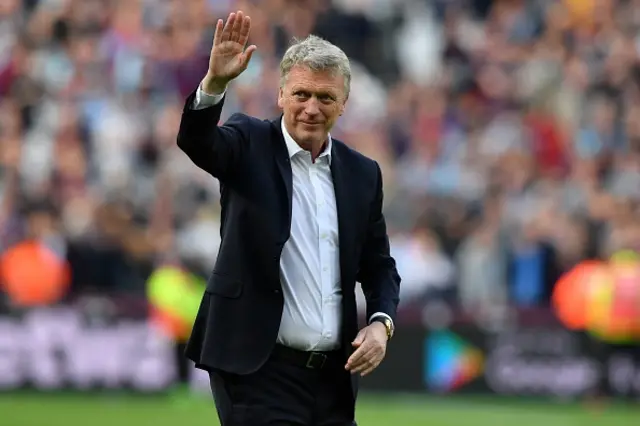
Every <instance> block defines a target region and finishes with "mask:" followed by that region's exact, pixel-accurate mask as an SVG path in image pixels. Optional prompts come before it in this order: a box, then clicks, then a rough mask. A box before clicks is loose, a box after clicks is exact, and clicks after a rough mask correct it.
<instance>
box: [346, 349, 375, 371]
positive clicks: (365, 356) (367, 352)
mask: <svg viewBox="0 0 640 426" xmlns="http://www.w3.org/2000/svg"><path fill="white" fill-rule="evenodd" d="M374 354H375V352H374V350H373V348H371V347H368V346H364V345H363V346H361V347H360V348H358V350H357V351H355V352H354V353H353V354H352V355H351V357H349V360H348V361H347V370H351V371H353V370H354V369H356V368H358V367H360V366H361V365H362V364H363V363H366V362H367V361H368V360H370V359H371V358H373V355H374Z"/></svg>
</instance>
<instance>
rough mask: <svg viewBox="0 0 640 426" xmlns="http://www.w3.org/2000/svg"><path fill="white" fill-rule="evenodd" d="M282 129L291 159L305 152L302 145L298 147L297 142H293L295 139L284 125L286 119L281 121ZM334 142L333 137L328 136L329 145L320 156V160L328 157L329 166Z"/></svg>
mask: <svg viewBox="0 0 640 426" xmlns="http://www.w3.org/2000/svg"><path fill="white" fill-rule="evenodd" d="M280 127H281V128H282V135H283V136H284V142H285V143H286V145H287V151H288V152H289V158H293V156H294V155H296V154H297V153H299V152H301V151H304V150H303V149H302V148H301V147H300V145H298V144H297V143H296V141H294V140H293V137H291V135H290V134H289V132H288V131H287V128H286V127H285V125H284V119H282V120H280ZM332 145H333V144H332V142H331V135H327V145H326V146H325V148H324V151H322V152H321V153H320V155H319V156H318V158H321V157H327V161H328V162H329V165H331V147H332Z"/></svg>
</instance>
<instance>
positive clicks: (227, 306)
mask: <svg viewBox="0 0 640 426" xmlns="http://www.w3.org/2000/svg"><path fill="white" fill-rule="evenodd" d="M250 27H251V20H250V18H249V17H248V16H245V15H244V14H243V12H241V11H239V12H237V13H231V14H230V15H229V18H228V20H227V21H226V23H224V22H223V21H222V20H219V21H218V22H217V25H216V30H215V34H214V39H213V47H212V50H211V55H210V62H209V69H208V72H207V75H206V76H205V78H204V79H203V80H202V83H201V85H200V87H199V88H198V89H196V90H195V91H194V92H193V93H192V94H191V95H190V96H189V97H188V98H187V101H186V104H185V108H184V112H183V116H182V121H181V124H180V130H179V133H178V146H179V147H180V148H181V149H182V150H183V151H184V152H185V153H186V154H187V155H188V156H189V158H191V160H192V161H193V162H194V163H195V164H196V165H197V166H198V167H200V168H201V169H203V170H205V171H207V172H208V173H210V174H211V175H212V176H214V177H216V178H217V179H218V180H219V181H220V183H221V193H222V194H221V204H222V221H221V222H222V230H221V234H222V240H221V244H220V251H219V253H218V258H217V261H216V265H215V268H214V271H213V274H212V276H211V277H210V279H209V281H208V284H207V291H206V293H205V295H204V298H203V300H202V303H201V306H200V310H199V312H198V315H197V318H196V321H195V325H194V327H193V332H192V335H191V339H190V341H189V344H188V345H187V349H186V354H187V356H188V357H189V358H190V359H191V360H193V361H194V362H195V363H196V365H197V366H198V367H200V368H202V369H205V370H208V371H209V374H210V379H211V388H212V391H213V395H214V398H215V401H216V408H217V410H218V416H219V417H220V420H221V422H222V424H223V425H225V426H226V425H235V426H241V425H244V426H249V425H251V426H259V425H285V424H287V425H291V424H296V425H323V426H330V425H332V426H347V425H353V424H355V423H354V416H355V400H356V394H357V386H358V380H357V377H358V376H359V375H366V374H368V373H370V372H372V371H373V370H374V369H375V368H376V367H377V366H378V365H379V364H380V362H382V360H383V358H384V356H385V352H386V346H387V341H388V339H390V338H391V337H392V335H393V330H394V325H393V320H394V318H395V316H396V310H397V305H398V294H399V284H400V277H399V275H398V272H397V270H396V265H395V261H394V259H393V258H392V257H391V255H390V253H389V239H388V236H387V230H386V224H385V219H384V216H383V214H382V206H383V196H382V175H381V171H380V167H379V166H378V164H377V163H376V162H375V161H373V160H371V159H369V158H367V157H365V156H363V155H362V154H359V153H357V152H356V151H354V150H352V149H350V148H348V147H347V146H346V145H345V144H344V143H342V142H340V141H338V140H337V139H335V138H333V137H332V136H330V135H329V131H330V130H331V128H332V126H333V124H334V123H335V121H336V119H337V118H338V117H339V116H340V115H342V113H343V111H344V109H345V104H346V101H347V99H348V97H349V88H350V78H351V70H350V66H349V60H348V58H347V56H346V55H345V53H344V52H343V51H342V50H340V49H339V48H338V47H336V46H335V45H333V44H331V43H329V42H327V41H325V40H323V39H321V38H319V37H315V36H310V37H308V38H306V39H304V40H302V41H298V42H296V43H295V44H293V45H292V46H291V47H289V49H288V50H287V51H286V52H285V54H284V57H283V59H282V61H281V63H280V89H279V95H278V106H279V107H280V108H281V109H282V110H283V114H282V115H281V116H280V118H278V119H276V120H273V121H268V120H259V119H256V118H253V117H250V116H247V115H245V114H240V113H238V114H234V115H232V116H231V117H230V118H229V120H228V121H227V122H226V123H225V124H224V125H222V126H217V123H218V122H219V121H220V114H221V111H222V107H223V104H224V99H225V92H226V90H227V86H228V84H229V83H230V82H231V81H232V80H233V79H234V78H236V77H238V76H239V75H240V74H241V73H242V72H243V71H244V70H245V69H246V68H247V66H248V64H249V60H250V59H251V56H252V54H253V52H254V51H255V50H256V46H255V45H250V46H248V47H247V48H246V50H245V47H246V45H247V41H248V37H249V32H250ZM356 281H358V282H360V283H361V285H362V289H363V290H364V294H365V299H366V302H367V319H368V325H367V326H366V327H364V328H363V329H361V330H360V331H358V320H357V309H356V299H355V284H356Z"/></svg>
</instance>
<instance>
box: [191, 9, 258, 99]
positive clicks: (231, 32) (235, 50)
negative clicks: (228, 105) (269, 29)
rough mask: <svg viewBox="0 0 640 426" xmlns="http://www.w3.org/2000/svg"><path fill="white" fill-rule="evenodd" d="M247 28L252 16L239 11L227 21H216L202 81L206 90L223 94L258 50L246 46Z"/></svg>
mask: <svg viewBox="0 0 640 426" xmlns="http://www.w3.org/2000/svg"><path fill="white" fill-rule="evenodd" d="M223 24H224V25H223ZM250 31H251V18H250V17H248V16H245V15H244V13H243V12H242V11H238V12H236V13H231V14H229V18H227V22H226V23H223V21H222V19H219V20H218V22H217V24H216V32H215V35H214V36H213V46H212V47H211V56H210V57H209V71H208V72H207V76H206V77H205V79H204V80H203V89H204V91H205V92H207V93H212V94H217V93H222V92H223V91H224V90H225V88H226V87H227V84H229V82H230V81H231V80H233V79H234V78H236V77H237V76H239V75H240V74H241V73H242V72H243V71H244V70H245V69H247V66H248V65H249V61H250V60H251V55H252V54H253V52H255V50H256V49H257V47H256V46H255V45H251V46H249V47H247V48H246V49H245V45H246V44H247V40H248V39H249V32H250Z"/></svg>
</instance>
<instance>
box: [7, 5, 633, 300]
mask: <svg viewBox="0 0 640 426" xmlns="http://www.w3.org/2000/svg"><path fill="white" fill-rule="evenodd" d="M237 9H241V10H243V11H245V12H246V13H247V14H248V15H249V16H251V18H252V25H253V26H252V34H251V40H250V42H251V43H252V44H256V45H257V46H258V51H257V52H256V54H255V55H254V57H253V60H252V62H251V64H250V67H249V69H248V70H247V71H246V72H245V73H244V74H243V75H242V76H241V77H240V78H239V79H238V80H237V81H236V82H235V83H234V84H233V86H232V88H231V90H230V93H229V96H228V99H227V101H226V104H225V110H224V114H225V117H226V116H228V115H230V114H231V113H233V112H235V111H244V112H246V113H249V114H253V115H256V116H259V117H264V118H269V117H275V116H276V115H277V114H278V111H277V109H276V104H275V100H276V94H277V89H278V86H277V85H278V74H277V73H278V61H279V58H280V56H281V55H282V53H283V52H284V50H285V49H286V47H287V46H288V43H289V41H290V40H291V38H292V37H304V36H306V35H308V34H309V33H314V34H316V35H319V36H321V37H323V38H326V39H328V40H329V41H331V42H333V43H335V44H337V45H338V46H340V47H341V48H343V49H344V50H345V52H346V53H347V54H348V55H349V57H350V58H351V60H352V69H353V84H352V93H351V95H350V99H349V102H348V106H347V112H346V114H345V115H344V116H343V117H342V118H341V119H340V122H339V123H338V124H337V127H336V129H335V130H334V132H333V135H334V136H335V137H337V138H339V139H341V140H344V141H345V142H347V143H348V144H350V145H351V146H353V147H354V148H356V149H357V150H359V151H361V152H363V153H364V154H366V155H369V156H371V157H372V158H374V159H376V160H377V161H378V162H379V163H380V165H381V167H382V170H383V173H384V179H385V202H386V207H385V209H386V215H387V221H388V224H389V229H390V233H391V240H392V241H391V242H392V251H393V254H394V256H395V257H396V259H397V261H398V267H399V270H400V273H401V275H402V276H403V285H402V299H403V304H405V305H412V304H413V305H416V304H417V305H420V304H424V303H426V302H427V301H429V300H444V301H447V302H449V303H452V304H455V305H457V306H460V307H462V308H463V309H465V310H470V311H478V310H479V311H482V310H483V309H485V308H488V307H495V306H500V305H506V304H518V305H520V306H544V305H545V304H548V302H549V298H550V295H551V292H552V289H553V285H554V283H555V282H556V280H557V279H558V277H559V276H560V275H561V274H562V273H563V272H564V271H566V270H568V269H569V268H571V267H572V266H574V265H575V264H577V263H578V262H580V261H581V260H584V259H590V258H603V259H606V258H608V257H610V256H611V255H612V254H614V253H616V252H618V251H620V250H627V251H631V252H636V253H637V252H638V251H640V209H639V207H640V61H639V57H640V56H639V54H640V1H638V0H531V1H528V0H493V1H492V0H334V1H328V0H260V1H257V0H23V1H20V0H5V1H2V2H0V46H1V47H0V253H1V252H2V251H3V250H7V249H8V248H10V247H12V246H14V245H15V244H16V243H18V242H20V241H23V240H25V239H28V238H35V239H38V240H40V241H42V242H44V243H45V244H47V245H48V246H49V247H50V248H52V249H53V250H55V251H56V252H57V253H58V254H60V255H61V256H62V257H64V258H66V259H68V261H69V262H70V264H71V267H72V270H73V275H72V290H73V291H75V292H87V291H98V292H101V291H106V292H110V293H142V292H144V287H145V281H146V279H147V277H148V276H149V274H150V272H151V271H152V270H153V269H154V268H155V267H157V266H158V265H160V264H166V263H173V264H181V265H184V266H186V267H188V268H190V269H191V270H193V271H196V272H199V273H201V274H205V275H206V274H207V272H208V271H209V270H210V268H211V267H212V265H213V262H214V259H215V256H216V252H217V248H218V245H219V242H220V238H219V222H218V209H219V206H218V203H217V197H218V186H217V182H216V181H215V180H214V179H213V178H211V177H209V176H208V175H206V174H205V173H204V172H202V171H200V170H198V169H197V168H196V167H195V166H194V165H192V164H191V163H190V161H189V160H188V159H187V157H186V156H185V155H184V154H183V153H181V152H180V151H179V150H178V149H177V147H176V146H175V136H176V132H177V128H178V124H179V121H180V115H181V110H182V107H183V102H184V98H185V97H186V96H187V95H188V94H189V93H190V92H191V91H192V90H194V89H195V88H196V87H197V85H198V83H199V81H200V79H201V78H202V77H203V76H204V73H205V72H206V68H207V61H208V55H209V50H210V47H211V40H212V36H213V34H212V28H213V25H214V23H215V21H216V20H217V19H218V18H220V17H224V16H226V14H228V12H229V11H231V10H237Z"/></svg>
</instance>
